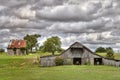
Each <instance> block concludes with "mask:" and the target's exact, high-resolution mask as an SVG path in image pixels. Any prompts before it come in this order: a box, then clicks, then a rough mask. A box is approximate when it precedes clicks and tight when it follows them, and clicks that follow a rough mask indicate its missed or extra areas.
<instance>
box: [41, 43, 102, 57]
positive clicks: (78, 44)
mask: <svg viewBox="0 0 120 80" xmlns="http://www.w3.org/2000/svg"><path fill="white" fill-rule="evenodd" d="M71 48H85V49H87V50H88V51H89V52H91V53H92V54H94V55H97V56H100V55H98V54H96V53H94V52H92V51H91V50H90V49H89V48H87V47H86V46H84V45H83V44H81V43H79V42H75V43H73V44H72V45H71V46H70V47H69V48H68V49H66V50H64V51H63V52H62V53H61V54H59V55H48V56H42V57H52V56H60V55H62V54H64V53H65V52H66V51H67V50H69V49H71ZM42 57H41V58H42ZM100 57H102V58H104V57H103V56H100Z"/></svg>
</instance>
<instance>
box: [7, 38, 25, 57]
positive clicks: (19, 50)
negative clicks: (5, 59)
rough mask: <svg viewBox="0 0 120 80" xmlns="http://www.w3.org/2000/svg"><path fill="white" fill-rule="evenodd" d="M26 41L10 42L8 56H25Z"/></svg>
mask: <svg viewBox="0 0 120 80" xmlns="http://www.w3.org/2000/svg"><path fill="white" fill-rule="evenodd" d="M26 45H27V44H26V41H25V40H10V43H9V45H8V48H7V53H8V54H9V55H25V54H26V49H25V48H26Z"/></svg>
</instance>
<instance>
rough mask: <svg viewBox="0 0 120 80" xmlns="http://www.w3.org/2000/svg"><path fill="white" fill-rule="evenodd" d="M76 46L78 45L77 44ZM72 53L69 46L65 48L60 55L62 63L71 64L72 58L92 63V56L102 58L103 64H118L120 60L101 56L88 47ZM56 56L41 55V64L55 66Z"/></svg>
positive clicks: (83, 62) (119, 64)
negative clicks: (62, 59)
mask: <svg viewBox="0 0 120 80" xmlns="http://www.w3.org/2000/svg"><path fill="white" fill-rule="evenodd" d="M77 46H78V45H77ZM74 53H75V54H73V53H72V52H71V48H69V49H67V50H66V51H65V52H63V53H62V54H61V55H59V56H61V57H63V58H64V60H65V61H64V64H65V65H72V64H73V58H81V63H82V64H86V63H90V64H93V65H94V58H102V62H103V64H104V65H111V66H120V61H117V60H111V59H106V58H103V57H101V56H98V55H96V54H94V53H93V52H91V51H90V50H89V49H87V48H86V47H83V53H81V52H80V53H79V52H74ZM56 57H57V56H46V57H41V66H55V62H54V60H55V58H56Z"/></svg>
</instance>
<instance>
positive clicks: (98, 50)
mask: <svg viewBox="0 0 120 80" xmlns="http://www.w3.org/2000/svg"><path fill="white" fill-rule="evenodd" d="M95 52H100V53H102V52H106V49H105V48H103V47H98V48H97V49H96V50H95Z"/></svg>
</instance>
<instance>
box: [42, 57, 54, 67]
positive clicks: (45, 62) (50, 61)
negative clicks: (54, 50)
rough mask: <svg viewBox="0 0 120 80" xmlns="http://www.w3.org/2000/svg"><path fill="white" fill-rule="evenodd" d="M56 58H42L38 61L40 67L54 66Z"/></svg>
mask: <svg viewBox="0 0 120 80" xmlns="http://www.w3.org/2000/svg"><path fill="white" fill-rule="evenodd" d="M55 58H56V56H52V57H51V56H49V57H43V58H41V59H40V64H41V66H55V62H54V60H55Z"/></svg>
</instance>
